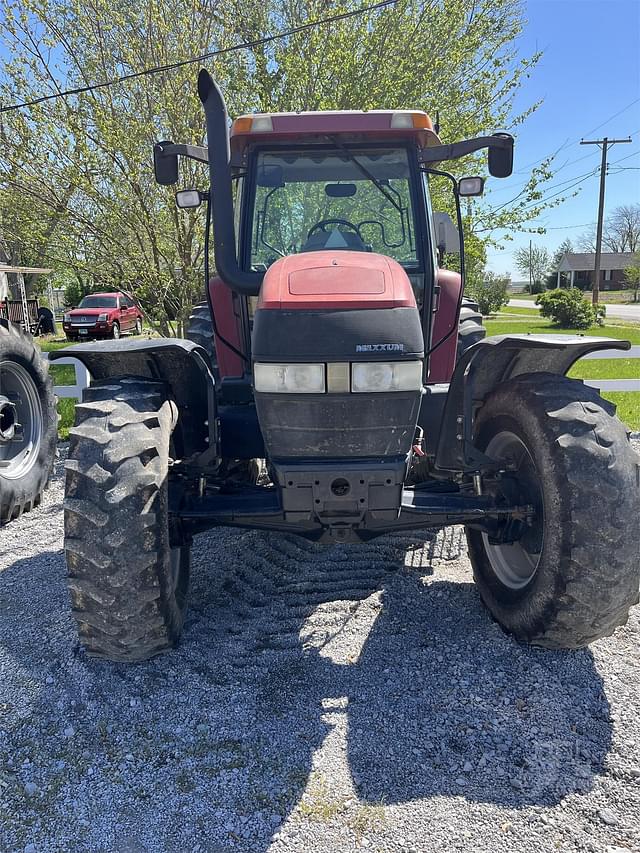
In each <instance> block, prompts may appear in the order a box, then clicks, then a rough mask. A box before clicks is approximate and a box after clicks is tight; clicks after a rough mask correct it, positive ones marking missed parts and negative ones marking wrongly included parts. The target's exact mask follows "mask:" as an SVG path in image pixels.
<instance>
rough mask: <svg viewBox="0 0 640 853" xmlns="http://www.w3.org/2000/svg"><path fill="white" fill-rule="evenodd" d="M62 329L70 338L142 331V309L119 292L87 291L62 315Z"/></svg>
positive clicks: (79, 338)
mask: <svg viewBox="0 0 640 853" xmlns="http://www.w3.org/2000/svg"><path fill="white" fill-rule="evenodd" d="M62 328H63V329H64V333H65V335H66V336H67V339H68V340H70V341H78V340H88V339H89V338H115V339H116V340H117V339H118V338H119V337H120V335H122V334H123V333H124V332H131V333H132V334H136V335H139V334H140V333H141V332H142V311H141V310H140V309H139V308H138V306H137V305H136V304H135V302H134V301H133V299H132V298H131V297H130V296H128V295H127V294H126V293H123V292H122V291H115V292H113V293H91V294H90V295H89V296H85V297H84V299H83V300H82V302H81V303H80V304H79V305H78V307H77V308H74V309H73V310H72V311H67V312H66V313H65V315H64V320H63V322H62Z"/></svg>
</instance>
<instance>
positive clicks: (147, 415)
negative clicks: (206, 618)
mask: <svg viewBox="0 0 640 853" xmlns="http://www.w3.org/2000/svg"><path fill="white" fill-rule="evenodd" d="M176 420H177V416H176V408H175V405H174V404H173V403H172V402H171V401H170V400H169V399H168V398H167V395H166V389H165V385H164V383H161V382H152V381H147V380H142V379H137V378H131V377H124V378H120V379H109V380H106V381H103V382H98V383H96V384H94V385H92V386H90V387H89V388H87V389H86V390H85V392H84V395H83V400H82V403H80V404H79V405H78V406H77V407H76V426H75V427H74V429H72V430H71V432H70V436H71V444H70V449H69V461H68V462H67V479H66V488H65V504H64V507H65V510H64V516H65V555H66V559H67V566H68V569H69V579H68V585H69V590H70V593H71V602H72V609H73V614H74V616H75V618H76V621H77V625H78V633H79V636H80V641H81V643H82V645H83V646H84V647H85V649H86V650H87V652H88V653H89V654H90V655H92V656H95V657H102V658H108V659H109V660H117V661H140V660H146V659H148V658H150V657H153V656H154V655H156V654H158V653H160V652H162V651H164V650H166V649H169V648H171V647H172V646H174V645H175V644H176V643H177V641H178V638H179V637H180V633H181V631H182V626H183V622H184V616H185V611H186V606H187V594H188V586H189V568H190V548H189V545H188V544H186V543H179V544H175V545H173V546H172V544H171V543H170V539H169V532H170V531H169V525H170V519H169V508H168V484H167V478H168V468H169V448H170V441H171V433H172V431H173V429H174V427H175V424H176Z"/></svg>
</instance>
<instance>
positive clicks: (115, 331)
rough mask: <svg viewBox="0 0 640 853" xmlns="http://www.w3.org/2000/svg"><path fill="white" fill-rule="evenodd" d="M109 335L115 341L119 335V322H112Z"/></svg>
mask: <svg viewBox="0 0 640 853" xmlns="http://www.w3.org/2000/svg"><path fill="white" fill-rule="evenodd" d="M111 337H112V338H113V340H114V341H117V340H118V339H119V337H120V323H118V322H117V321H116V322H114V324H113V328H112V329H111Z"/></svg>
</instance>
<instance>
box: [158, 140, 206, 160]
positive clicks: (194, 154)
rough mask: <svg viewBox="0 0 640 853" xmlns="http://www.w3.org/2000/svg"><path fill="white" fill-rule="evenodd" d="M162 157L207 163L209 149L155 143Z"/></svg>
mask: <svg viewBox="0 0 640 853" xmlns="http://www.w3.org/2000/svg"><path fill="white" fill-rule="evenodd" d="M155 147H156V149H157V151H158V153H159V154H160V156H162V157H175V156H176V155H177V156H180V157H187V158H188V159H189V160H197V161H198V162H199V163H208V162H209V149H208V148H207V147H206V146H204V145H182V144H177V143H175V142H170V143H167V144H164V143H161V142H159V143H157V145H156V146H155Z"/></svg>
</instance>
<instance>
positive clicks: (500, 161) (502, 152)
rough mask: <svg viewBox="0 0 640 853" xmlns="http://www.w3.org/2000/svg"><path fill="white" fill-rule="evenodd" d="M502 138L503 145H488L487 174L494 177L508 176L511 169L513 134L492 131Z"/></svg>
mask: <svg viewBox="0 0 640 853" xmlns="http://www.w3.org/2000/svg"><path fill="white" fill-rule="evenodd" d="M493 135H494V136H497V137H499V138H500V139H504V141H505V144H504V145H499V146H498V145H490V146H489V174H490V175H493V177H494V178H508V177H509V175H510V174H511V172H512V171H513V136H511V134H510V133H494V134H493Z"/></svg>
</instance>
